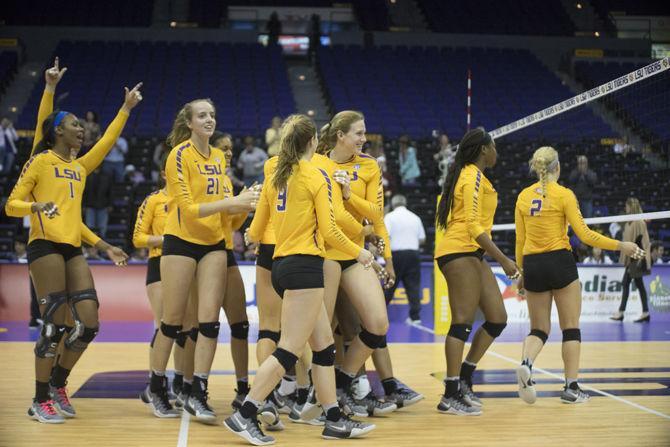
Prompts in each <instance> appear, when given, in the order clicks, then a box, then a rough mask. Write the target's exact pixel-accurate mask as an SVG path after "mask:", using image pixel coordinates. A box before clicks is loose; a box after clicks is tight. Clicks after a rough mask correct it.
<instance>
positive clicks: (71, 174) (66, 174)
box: [54, 166, 81, 182]
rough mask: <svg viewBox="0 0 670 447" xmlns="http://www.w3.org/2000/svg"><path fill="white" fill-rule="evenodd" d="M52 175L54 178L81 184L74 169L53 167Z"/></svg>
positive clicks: (78, 174)
mask: <svg viewBox="0 0 670 447" xmlns="http://www.w3.org/2000/svg"><path fill="white" fill-rule="evenodd" d="M54 174H55V175H56V178H64V179H66V180H74V181H75V182H81V173H79V172H77V171H76V170H74V169H70V168H60V169H59V168H58V166H54Z"/></svg>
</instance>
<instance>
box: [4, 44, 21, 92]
mask: <svg viewBox="0 0 670 447" xmlns="http://www.w3.org/2000/svg"><path fill="white" fill-rule="evenodd" d="M17 61H18V55H17V53H16V51H2V52H0V95H2V94H3V93H4V91H5V88H6V87H7V85H8V84H9V82H10V81H11V80H12V77H14V75H15V74H16V69H17Z"/></svg>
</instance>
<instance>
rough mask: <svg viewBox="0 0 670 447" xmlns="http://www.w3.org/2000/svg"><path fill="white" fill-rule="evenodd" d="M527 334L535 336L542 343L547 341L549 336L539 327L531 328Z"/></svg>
mask: <svg viewBox="0 0 670 447" xmlns="http://www.w3.org/2000/svg"><path fill="white" fill-rule="evenodd" d="M528 335H534V336H536V337H537V338H539V339H540V340H542V344H545V343H546V342H547V339H548V338H549V334H547V333H546V332H544V331H541V330H539V329H531V330H530V332H529V333H528Z"/></svg>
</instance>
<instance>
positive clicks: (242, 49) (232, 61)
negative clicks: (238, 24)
mask: <svg viewBox="0 0 670 447" xmlns="http://www.w3.org/2000/svg"><path fill="white" fill-rule="evenodd" d="M54 55H58V56H59V57H60V60H61V65H63V66H67V67H68V69H69V70H68V73H67V76H66V77H65V78H64V79H63V81H62V83H61V85H59V87H58V92H59V94H63V93H68V96H67V97H66V98H64V99H63V100H62V102H61V103H60V107H61V108H62V109H64V110H69V111H72V112H73V113H76V114H78V115H79V116H82V117H83V116H84V113H85V112H86V111H87V110H94V111H96V112H98V113H99V115H100V120H101V125H102V126H106V125H107V124H108V123H109V121H110V120H111V119H113V117H114V115H115V114H116V112H117V110H118V108H119V106H120V105H121V103H122V100H123V87H124V86H128V87H132V85H134V83H136V82H139V81H144V87H143V96H144V101H143V103H142V105H141V106H140V107H138V108H137V110H136V111H135V112H134V113H133V115H132V117H131V119H130V120H129V122H128V124H127V127H126V130H125V132H124V135H126V136H129V135H141V136H165V135H167V133H168V132H169V131H170V128H171V126H172V122H173V120H174V117H175V114H176V113H177V111H178V110H179V108H180V107H181V106H182V105H183V104H184V103H186V102H187V101H190V100H193V99H196V98H211V99H212V100H213V101H214V103H215V105H216V107H217V119H218V126H217V127H218V128H219V129H221V130H225V131H227V132H231V133H233V134H253V135H260V134H261V133H262V132H263V131H264V130H265V128H266V127H267V125H268V123H269V122H270V120H271V119H272V117H273V116H275V115H281V116H286V115H288V114H290V113H293V112H294V111H295V103H294V100H293V95H292V93H291V88H290V85H289V82H288V77H287V73H286V67H285V65H284V61H283V59H282V57H281V54H280V49H279V48H277V47H274V48H269V47H268V48H266V47H263V46H260V45H256V44H236V45H231V44H223V43H185V44H180V43H166V42H155V43H150V42H143V43H136V42H69V41H66V42H61V43H60V44H59V46H58V48H57V49H56V51H55V52H54ZM42 89H43V85H42V84H41V83H37V84H36V85H35V88H34V90H33V92H32V94H31V96H30V99H29V100H28V103H27V105H26V107H24V109H23V111H22V113H21V116H20V118H19V123H20V126H23V127H25V128H32V127H33V126H34V122H35V117H36V113H37V107H38V105H39V100H40V96H41V93H42Z"/></svg>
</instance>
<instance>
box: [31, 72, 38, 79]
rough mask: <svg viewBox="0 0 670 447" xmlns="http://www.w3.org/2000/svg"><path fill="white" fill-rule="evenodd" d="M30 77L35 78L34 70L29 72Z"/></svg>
mask: <svg viewBox="0 0 670 447" xmlns="http://www.w3.org/2000/svg"><path fill="white" fill-rule="evenodd" d="M30 76H32V77H33V78H34V77H35V76H37V72H36V71H35V70H33V71H31V72H30Z"/></svg>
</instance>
